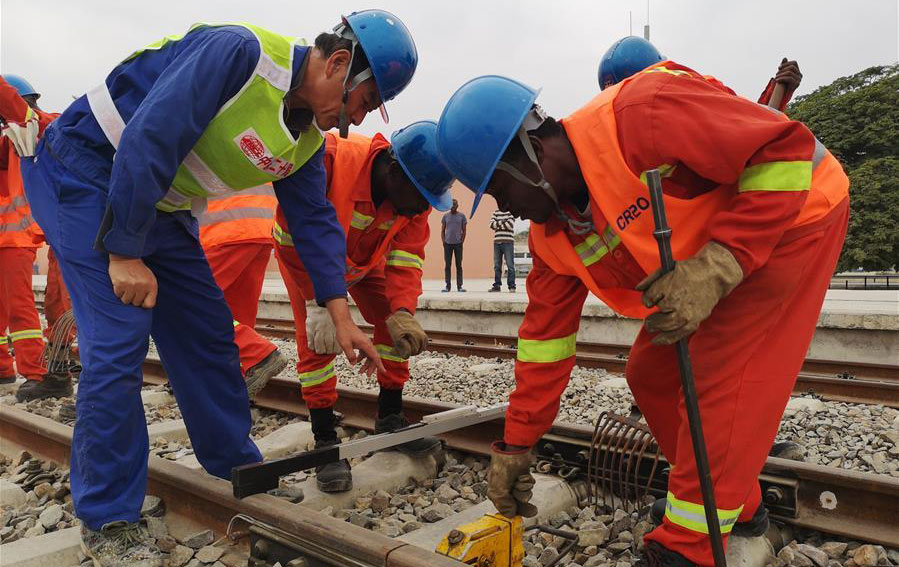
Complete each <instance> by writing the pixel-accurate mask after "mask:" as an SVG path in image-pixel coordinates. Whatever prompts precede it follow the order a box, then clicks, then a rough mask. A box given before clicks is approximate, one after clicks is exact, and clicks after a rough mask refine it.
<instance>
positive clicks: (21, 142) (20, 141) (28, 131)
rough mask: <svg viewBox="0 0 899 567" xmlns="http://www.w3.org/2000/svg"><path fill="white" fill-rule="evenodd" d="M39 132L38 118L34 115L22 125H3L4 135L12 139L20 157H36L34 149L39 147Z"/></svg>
mask: <svg viewBox="0 0 899 567" xmlns="http://www.w3.org/2000/svg"><path fill="white" fill-rule="evenodd" d="M39 130H40V127H39V125H38V121H37V116H36V115H32V117H31V118H29V119H28V120H26V121H25V122H24V123H21V124H20V123H18V122H6V123H5V124H3V127H2V135H3V136H6V137H7V138H9V139H10V141H11V142H12V145H13V147H14V148H15V150H16V153H17V154H18V155H19V157H31V156H33V155H34V148H35V147H37V135H38V132H39Z"/></svg>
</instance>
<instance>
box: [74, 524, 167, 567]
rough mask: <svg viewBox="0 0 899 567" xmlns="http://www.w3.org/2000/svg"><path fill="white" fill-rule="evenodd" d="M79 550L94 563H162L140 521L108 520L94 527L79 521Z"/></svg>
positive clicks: (158, 566)
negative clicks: (93, 528)
mask: <svg viewBox="0 0 899 567" xmlns="http://www.w3.org/2000/svg"><path fill="white" fill-rule="evenodd" d="M81 550H82V551H83V552H84V554H85V555H87V556H88V557H89V558H90V559H91V561H93V564H94V567H162V565H163V563H162V561H163V558H164V555H163V553H162V551H160V550H159V548H158V547H156V544H155V543H154V542H153V539H152V538H151V537H150V534H149V532H148V531H147V528H146V526H145V525H144V524H143V523H142V522H126V521H117V522H110V523H108V524H104V525H103V527H102V528H100V529H99V530H97V531H94V530H92V529H90V528H88V527H87V526H86V525H82V526H81Z"/></svg>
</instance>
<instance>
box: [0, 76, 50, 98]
mask: <svg viewBox="0 0 899 567" xmlns="http://www.w3.org/2000/svg"><path fill="white" fill-rule="evenodd" d="M3 80H5V81H6V82H7V83H9V84H10V85H12V86H13V88H14V89H16V90H17V91H18V92H19V96H28V95H34V96H35V98H40V96H41V93H39V92H37V91H36V90H34V87H32V86H31V83H29V82H28V81H26V80H25V78H24V77H20V76H19V75H12V74H5V75H3Z"/></svg>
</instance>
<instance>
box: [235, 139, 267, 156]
mask: <svg viewBox="0 0 899 567" xmlns="http://www.w3.org/2000/svg"><path fill="white" fill-rule="evenodd" d="M240 149H241V150H242V151H243V153H244V154H246V156H247V157H249V158H250V159H259V158H261V157H263V156H264V155H265V146H264V145H263V144H262V140H260V139H259V138H257V137H256V136H254V135H252V134H247V135H245V136H243V137H241V138H240Z"/></svg>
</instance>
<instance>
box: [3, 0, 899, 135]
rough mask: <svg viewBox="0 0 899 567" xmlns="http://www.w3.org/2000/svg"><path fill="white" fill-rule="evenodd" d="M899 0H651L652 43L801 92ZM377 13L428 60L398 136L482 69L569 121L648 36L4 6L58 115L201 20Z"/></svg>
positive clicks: (624, 6)
mask: <svg viewBox="0 0 899 567" xmlns="http://www.w3.org/2000/svg"><path fill="white" fill-rule="evenodd" d="M897 4H899V2H897V0H852V1H846V0H842V1H841V0H817V1H812V0H805V1H798V0H793V1H791V0H756V1H729V2H728V1H721V0H683V1H675V0H667V1H660V0H650V7H649V10H650V14H649V18H650V23H651V29H652V37H651V39H652V41H653V42H654V43H655V44H656V46H658V47H659V49H660V50H661V51H662V53H663V54H665V55H666V56H667V57H669V58H671V59H674V60H676V61H678V62H680V63H683V64H685V65H688V66H690V67H693V68H694V69H696V70H698V71H701V72H703V73H706V74H712V75H715V76H717V77H718V78H719V79H721V80H723V81H724V82H725V83H727V84H728V85H730V86H731V87H732V88H734V89H735V90H736V91H737V92H738V93H740V94H742V95H745V96H748V97H750V98H753V99H754V98H756V97H757V96H758V94H759V93H760V92H761V90H762V88H763V87H764V85H765V84H766V83H767V80H768V78H769V77H771V76H772V75H773V72H774V71H775V69H776V68H777V65H778V63H779V62H780V59H781V57H782V56H788V57H790V58H794V59H797V60H798V61H799V63H800V67H801V69H802V73H803V75H804V79H803V82H802V86H801V87H800V91H799V92H800V94H801V93H807V92H810V91H812V90H814V89H815V88H817V87H818V86H821V85H824V84H827V83H829V82H831V81H833V80H834V79H836V78H837V77H841V76H845V75H849V74H852V73H855V72H857V71H860V70H862V69H864V68H866V67H870V66H871V65H877V64H889V63H895V62H896V60H897V52H899V33H897V28H899V11H897ZM370 7H378V8H382V9H385V10H388V11H391V12H393V13H395V14H396V15H397V16H399V17H400V18H401V19H402V20H403V21H404V22H405V23H406V25H407V26H408V27H409V29H410V30H411V31H412V34H413V36H414V38H415V42H416V45H417V46H418V53H419V65H418V71H417V73H416V75H415V78H414V79H413V81H412V84H411V85H410V86H409V88H408V89H406V91H405V92H403V93H402V94H401V95H400V96H399V97H398V98H397V99H396V100H394V101H393V102H392V103H391V104H390V105H389V109H390V115H391V123H390V124H389V125H384V124H382V123H381V119H380V117H379V116H378V115H377V113H375V114H372V115H369V117H368V118H367V119H366V121H365V123H364V124H363V125H362V126H361V127H360V128H359V131H360V132H362V133H364V134H373V133H375V132H379V131H383V132H385V133H389V132H391V131H393V130H394V129H396V128H399V127H401V126H403V125H404V124H407V123H409V122H411V121H414V120H419V119H424V118H431V119H435V120H436V119H437V118H438V116H439V114H440V111H441V109H442V108H443V105H444V103H445V102H446V101H447V99H448V98H449V96H450V95H451V94H452V92H453V91H454V90H455V89H456V88H457V87H459V86H460V85H461V84H462V83H464V82H465V81H466V80H468V79H470V78H472V77H475V76H478V75H483V74H488V73H495V74H502V75H508V76H510V77H513V78H516V79H519V80H522V81H524V82H526V83H528V84H530V85H532V86H535V87H542V88H543V92H542V94H541V96H540V98H539V99H538V100H539V102H541V103H542V104H543V106H544V108H545V109H546V110H547V111H548V112H549V113H550V114H552V115H554V116H557V117H561V116H565V115H566V114H568V113H570V112H572V111H573V110H575V109H577V108H578V107H580V106H581V105H583V104H584V103H586V102H587V101H588V100H589V99H590V98H591V97H592V96H594V95H595V94H596V92H597V91H598V86H597V81H596V68H597V64H598V62H599V59H600V57H601V56H602V54H603V52H605V50H606V49H607V48H608V46H609V45H610V44H611V43H612V42H614V41H615V40H617V39H618V38H620V37H622V36H624V35H627V34H628V32H629V26H628V17H629V13H631V12H632V13H633V31H634V34H635V35H641V34H642V30H643V24H644V23H645V21H646V11H647V3H646V0H618V1H615V2H612V1H600V0H593V1H592V2H586V1H564V0H559V1H554V2H547V1H541V2H537V1H528V0H524V1H518V2H514V1H493V0H475V1H469V0H450V1H445V2H431V1H427V0H417V1H405V0H395V1H394V0H381V1H377V2H358V1H357V2H345V1H342V0H325V1H321V2H309V1H301V0H294V1H283V0H266V1H261V0H244V1H235V0H180V1H172V0H154V1H152V2H134V1H128V0H117V1H111V0H0V70H2V72H3V73H16V74H20V75H23V76H25V77H26V78H28V79H29V80H30V81H31V82H32V84H33V85H34V86H35V87H36V88H37V89H38V90H39V91H40V92H42V93H43V98H42V99H41V105H42V107H43V108H44V109H45V110H50V111H61V110H63V109H64V108H65V107H66V106H67V105H68V104H69V103H70V102H71V100H72V96H73V95H81V94H82V93H84V92H85V91H86V90H87V89H89V88H90V87H92V86H94V85H96V84H98V83H99V82H100V81H101V80H103V78H104V77H105V76H106V75H107V73H109V71H110V70H111V69H112V68H113V67H114V66H115V65H116V64H117V63H118V62H119V61H120V60H121V59H123V58H124V57H126V56H127V55H128V54H129V53H130V52H132V51H134V50H135V49H137V48H140V47H143V46H145V45H147V44H149V43H152V42H153V41H156V40H157V39H159V38H161V37H162V36H164V35H169V34H174V33H183V32H184V31H185V30H186V29H187V28H188V27H189V26H190V24H191V23H193V22H198V21H205V22H228V21H249V22H253V23H255V24H258V25H260V26H263V27H266V28H269V29H271V30H273V31H276V32H279V33H283V34H285V35H293V36H301V37H305V38H307V39H308V40H309V41H310V42H311V41H312V40H313V39H314V38H315V36H316V35H317V34H318V33H319V32H321V31H325V30H330V28H331V27H332V26H333V25H334V24H335V23H336V22H337V21H338V18H339V16H340V14H343V13H349V12H352V11H353V10H359V9H365V8H370Z"/></svg>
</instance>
